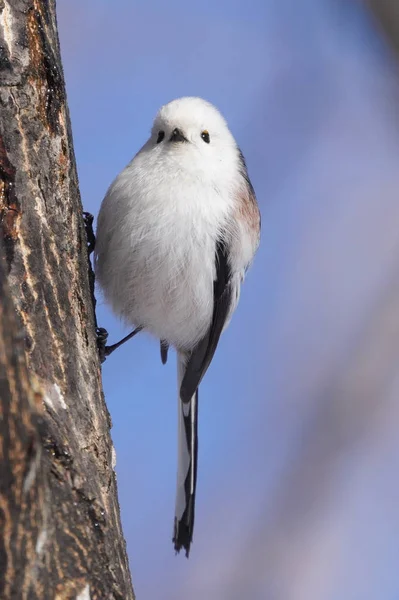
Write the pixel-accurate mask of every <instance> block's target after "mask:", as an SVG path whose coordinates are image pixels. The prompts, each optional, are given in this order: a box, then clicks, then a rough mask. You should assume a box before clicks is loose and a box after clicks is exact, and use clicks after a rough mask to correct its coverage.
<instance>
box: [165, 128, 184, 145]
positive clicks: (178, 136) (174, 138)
mask: <svg viewBox="0 0 399 600" xmlns="http://www.w3.org/2000/svg"><path fill="white" fill-rule="evenodd" d="M169 141H170V142H188V140H187V138H186V137H184V135H183V134H182V132H181V131H180V129H178V128H177V127H176V128H175V129H174V130H173V131H172V135H171V136H170V139H169Z"/></svg>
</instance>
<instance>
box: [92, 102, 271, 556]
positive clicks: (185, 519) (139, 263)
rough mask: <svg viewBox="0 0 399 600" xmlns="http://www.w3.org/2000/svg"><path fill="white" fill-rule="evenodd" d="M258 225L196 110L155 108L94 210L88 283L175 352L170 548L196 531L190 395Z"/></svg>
mask: <svg viewBox="0 0 399 600" xmlns="http://www.w3.org/2000/svg"><path fill="white" fill-rule="evenodd" d="M259 235H260V214H259V209H258V205H257V202H256V198H255V193H254V189H253V187H252V185H251V182H250V180H249V177H248V173H247V168H246V165H245V161H244V157H243V155H242V153H241V151H240V150H239V148H238V146H237V144H236V142H235V140H234V138H233V136H232V134H231V133H230V131H229V129H228V126H227V124H226V121H225V120H224V118H223V117H222V115H221V114H220V113H219V112H218V110H217V109H216V108H215V107H214V106H213V105H212V104H209V103H208V102H206V101H205V100H202V99H201V98H194V97H186V98H180V99H177V100H174V101H172V102H170V103H169V104H166V105H165V106H163V107H162V108H161V109H160V110H159V112H158V114H157V116H156V118H155V120H154V124H153V128H152V132H151V137H150V138H149V140H148V141H147V143H146V144H145V145H144V146H143V148H142V149H141V150H140V151H139V152H138V153H137V154H136V156H135V157H134V158H133V160H132V161H131V162H130V163H129V164H128V165H127V167H126V168H125V169H124V170H123V171H122V172H121V173H120V174H119V175H118V176H117V177H116V179H115V181H114V182H113V183H112V185H111V186H110V188H109V190H108V192H107V194H106V196H105V198H104V200H103V202H102V205H101V209H100V213H99V216H98V225H97V236H96V237H97V240H96V275H97V278H98V281H99V282H100V285H101V287H102V290H103V293H104V297H105V299H106V301H107V302H108V303H109V304H110V305H111V306H112V308H113V310H114V312H115V313H116V314H117V315H119V316H120V317H122V318H123V319H124V320H125V321H126V322H127V323H129V324H131V325H134V326H136V327H138V328H140V330H141V329H143V330H145V331H148V332H149V333H151V334H153V335H154V336H155V337H157V338H158V339H159V340H160V341H161V355H162V361H163V362H166V358H167V350H168V347H169V346H173V347H174V348H175V349H176V352H177V362H178V390H179V410H178V414H179V427H178V433H179V445H178V446H179V450H178V476H177V494H176V511H175V526H174V537H173V541H174V545H175V549H176V551H180V549H181V548H184V549H185V551H186V555H187V556H188V554H189V550H190V544H191V541H192V535H193V527H194V508H195V489H196V474H197V415H198V386H199V384H200V382H201V380H202V378H203V376H204V375H205V372H206V370H207V369H208V367H209V364H210V362H211V360H212V357H213V355H214V352H215V350H216V346H217V344H218V341H219V338H220V335H221V333H222V331H223V330H224V329H225V328H226V326H227V325H228V323H229V321H230V318H231V316H232V314H233V312H234V310H235V308H236V306H237V302H238V299H239V295H240V287H241V283H242V281H243V279H244V276H245V273H246V271H247V269H248V267H249V265H250V264H251V262H252V259H253V257H254V254H255V252H256V249H257V247H258V244H259Z"/></svg>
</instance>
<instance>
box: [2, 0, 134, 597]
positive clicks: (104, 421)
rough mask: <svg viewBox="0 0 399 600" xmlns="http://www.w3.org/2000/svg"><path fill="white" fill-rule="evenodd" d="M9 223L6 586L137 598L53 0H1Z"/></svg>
mask: <svg viewBox="0 0 399 600" xmlns="http://www.w3.org/2000/svg"><path fill="white" fill-rule="evenodd" d="M0 222H1V229H0V231H2V238H3V245H4V249H5V252H4V255H5V258H4V260H2V261H1V262H2V265H1V266H2V270H1V272H0V598H2V599H3V600H7V599H9V598H13V599H19V598H21V599H22V598H27V599H29V600H34V599H38V600H39V599H40V600H46V599H51V600H53V599H55V598H56V599H57V600H61V599H69V598H71V599H72V598H80V599H88V598H91V599H101V600H103V599H119V600H122V599H123V600H129V599H133V597H134V596H133V590H132V586H131V581H130V574H129V569H128V561H127V556H126V548H125V542H124V539H123V535H122V531H121V525H120V516H119V507H118V502H117V490H116V482H115V474H114V470H113V454H114V451H113V446H112V442H111V438H110V433H109V430H110V418H109V415H108V412H107V409H106V406H105V403H104V397H103V392H102V387H101V369H100V364H99V360H98V354H97V349H96V339H95V324H94V313H93V308H92V305H91V298H90V289H89V280H88V260H87V247H86V237H85V231H84V224H83V220H82V206H81V201H80V196H79V191H78V182H77V175H76V167H75V159H74V153H73V147H72V137H71V131H70V122H69V114H68V109H67V104H66V97H65V87H64V78H63V71H62V66H61V60H60V51H59V42H58V35H57V27H56V15H55V2H54V0H0ZM5 271H6V272H7V275H6V276H5V275H4V272H5ZM6 279H7V282H6V281H5V280H6ZM8 296H9V297H8Z"/></svg>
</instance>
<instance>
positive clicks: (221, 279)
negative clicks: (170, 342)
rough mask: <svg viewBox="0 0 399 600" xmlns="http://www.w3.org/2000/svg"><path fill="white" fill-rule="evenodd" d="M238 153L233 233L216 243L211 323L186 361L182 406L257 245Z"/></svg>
mask: <svg viewBox="0 0 399 600" xmlns="http://www.w3.org/2000/svg"><path fill="white" fill-rule="evenodd" d="M238 153H239V164H240V174H241V184H242V185H241V186H240V187H239V189H238V192H237V194H238V197H237V210H236V213H235V215H234V218H233V220H232V222H231V223H230V224H229V226H228V227H227V228H226V229H227V231H233V232H234V233H233V235H231V236H230V241H229V242H226V241H224V240H223V239H220V240H219V241H218V242H217V243H216V250H215V267H216V277H215V281H214V284H213V314H212V321H211V324H210V327H209V329H208V331H207V333H206V334H205V336H204V337H203V338H202V340H200V341H199V343H198V344H197V346H196V347H195V348H194V350H193V351H192V352H191V354H190V357H189V359H188V362H187V365H186V372H185V374H184V377H183V380H182V383H181V388H180V398H181V400H182V402H190V400H191V398H192V397H193V395H194V393H195V391H196V390H197V388H198V386H199V384H200V382H201V380H202V378H203V376H204V375H205V373H206V371H207V369H208V367H209V365H210V363H211V360H212V358H213V355H214V354H215V350H216V347H217V345H218V342H219V338H220V335H221V333H222V331H223V329H224V328H225V327H226V325H227V324H228V323H229V321H230V318H231V316H232V314H233V312H234V310H235V308H236V306H237V303H238V299H239V295H240V288H241V282H242V280H243V278H244V276H245V273H246V271H247V269H248V267H249V265H250V264H251V262H252V259H253V256H254V254H255V252H256V249H257V247H258V245H259V234H260V213H259V208H258V204H257V201H256V196H255V191H254V188H253V186H252V184H251V181H250V179H249V175H248V171H247V166H246V163H245V159H244V156H243V154H242V152H241V151H240V150H239V151H238Z"/></svg>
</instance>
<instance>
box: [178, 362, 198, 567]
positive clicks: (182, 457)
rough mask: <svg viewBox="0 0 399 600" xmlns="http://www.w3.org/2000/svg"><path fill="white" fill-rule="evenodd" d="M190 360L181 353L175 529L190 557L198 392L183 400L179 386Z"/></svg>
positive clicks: (195, 465)
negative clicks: (186, 400) (185, 400)
mask: <svg viewBox="0 0 399 600" xmlns="http://www.w3.org/2000/svg"><path fill="white" fill-rule="evenodd" d="M186 362H187V358H186V357H185V356H184V355H183V354H181V353H178V355H177V369H178V378H177V379H178V390H179V397H178V416H179V421H178V438H179V439H178V467H177V489H176V509H175V527H174V536H173V542H174V545H175V550H176V552H180V550H181V549H182V548H184V550H185V551H186V556H187V557H188V555H189V552H190V544H191V542H192V538H193V529H194V512H195V489H196V483H197V456H198V390H196V392H195V394H194V396H193V397H192V398H191V400H190V401H189V402H186V403H184V402H182V400H181V399H180V385H181V382H182V379H183V375H184V371H185V365H186Z"/></svg>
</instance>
